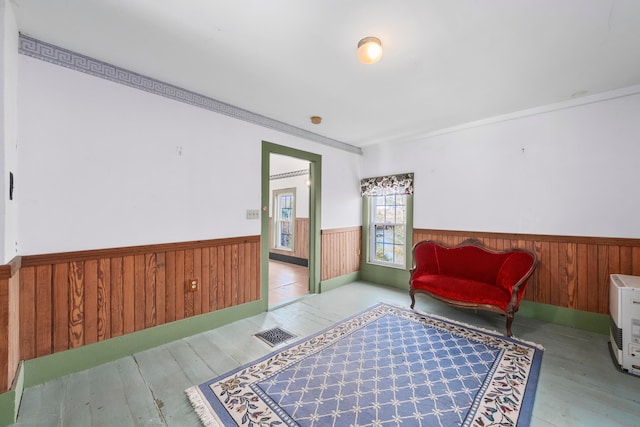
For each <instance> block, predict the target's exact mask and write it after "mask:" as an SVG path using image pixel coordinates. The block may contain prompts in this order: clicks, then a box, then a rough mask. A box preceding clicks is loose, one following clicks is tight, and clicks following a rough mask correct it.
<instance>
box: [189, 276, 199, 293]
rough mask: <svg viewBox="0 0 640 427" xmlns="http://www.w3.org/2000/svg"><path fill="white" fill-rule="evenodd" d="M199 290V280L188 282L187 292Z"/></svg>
mask: <svg viewBox="0 0 640 427" xmlns="http://www.w3.org/2000/svg"><path fill="white" fill-rule="evenodd" d="M199 289H200V279H190V280H189V282H188V286H187V290H188V291H189V292H195V291H197V290H199Z"/></svg>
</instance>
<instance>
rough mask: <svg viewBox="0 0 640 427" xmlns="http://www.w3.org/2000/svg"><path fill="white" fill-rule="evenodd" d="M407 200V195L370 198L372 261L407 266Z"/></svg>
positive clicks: (370, 256)
mask: <svg viewBox="0 0 640 427" xmlns="http://www.w3.org/2000/svg"><path fill="white" fill-rule="evenodd" d="M406 198H407V196H405V195H387V196H374V197H371V198H370V209H371V211H370V212H371V216H370V218H371V221H372V224H371V225H372V226H371V228H370V230H371V236H370V242H371V243H370V245H371V251H370V255H369V258H370V261H372V262H380V263H384V264H394V265H398V266H403V265H404V264H405V253H406V248H405V244H406V227H405V224H406V221H407V208H406Z"/></svg>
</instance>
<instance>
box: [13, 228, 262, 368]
mask: <svg viewBox="0 0 640 427" xmlns="http://www.w3.org/2000/svg"><path fill="white" fill-rule="evenodd" d="M259 265H260V236H248V237H238V238H230V239H216V240H208V241H195V242H185V243H174V244H166V245H152V246H137V247H130V248H116V249H105V250H95V251H83V252H68V253H60V254H49V255H36V256H25V257H23V258H22V269H21V271H20V352H21V358H22V359H25V360H27V359H32V358H35V357H40V356H45V355H47V354H51V353H55V352H59V351H63V350H67V349H71V348H76V347H80V346H83V345H86V344H91V343H94V342H97V341H102V340H106V339H108V338H111V337H117V336H119V335H123V334H128V333H131V332H135V331H140V330H143V329H146V328H150V327H153V326H158V325H162V324H165V323H169V322H172V321H175V320H179V319H183V318H188V317H192V316H196V315H199V314H203V313H208V312H211V311H215V310H218V309H221V308H226V307H232V306H235V305H239V304H243V303H246V302H250V301H256V300H258V299H260V271H259V270H260V268H259ZM191 279H199V280H200V289H199V290H198V291H196V292H189V291H188V289H187V288H188V286H189V284H190V280H191Z"/></svg>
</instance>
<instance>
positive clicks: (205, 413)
mask: <svg viewBox="0 0 640 427" xmlns="http://www.w3.org/2000/svg"><path fill="white" fill-rule="evenodd" d="M185 393H187V397H188V398H189V400H190V401H191V406H193V409H194V410H195V411H196V414H198V418H200V422H202V425H204V426H205V427H224V425H223V424H222V423H221V422H220V420H218V419H217V417H216V416H215V415H214V414H213V411H210V410H209V407H208V404H207V403H206V402H207V401H206V399H205V397H204V396H203V395H202V393H201V392H200V388H199V387H198V386H193V387H189V388H188V389H186V390H185Z"/></svg>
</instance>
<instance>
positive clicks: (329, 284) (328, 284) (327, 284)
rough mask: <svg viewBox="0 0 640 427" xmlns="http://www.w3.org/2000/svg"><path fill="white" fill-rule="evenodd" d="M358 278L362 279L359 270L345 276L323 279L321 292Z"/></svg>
mask: <svg viewBox="0 0 640 427" xmlns="http://www.w3.org/2000/svg"><path fill="white" fill-rule="evenodd" d="M358 280H360V272H359V271H354V272H353V273H349V274H345V275H344V276H339V277H334V278H333V279H329V280H323V281H322V282H320V292H321V293H322V292H327V291H330V290H332V289H336V288H339V287H340V286H344V285H346V284H349V283H351V282H355V281H358Z"/></svg>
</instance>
